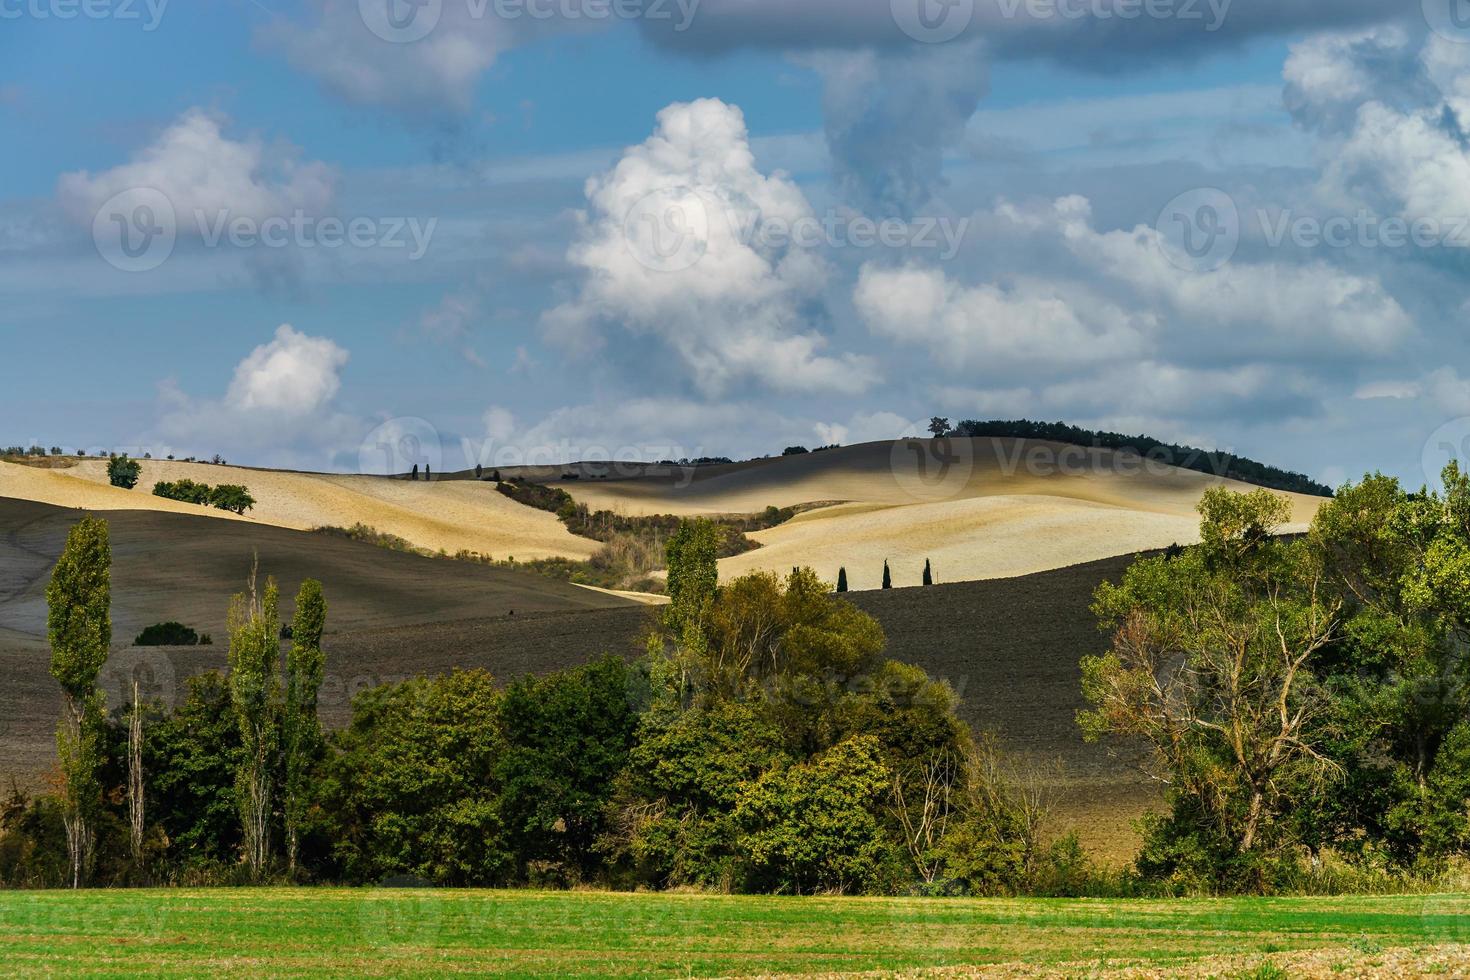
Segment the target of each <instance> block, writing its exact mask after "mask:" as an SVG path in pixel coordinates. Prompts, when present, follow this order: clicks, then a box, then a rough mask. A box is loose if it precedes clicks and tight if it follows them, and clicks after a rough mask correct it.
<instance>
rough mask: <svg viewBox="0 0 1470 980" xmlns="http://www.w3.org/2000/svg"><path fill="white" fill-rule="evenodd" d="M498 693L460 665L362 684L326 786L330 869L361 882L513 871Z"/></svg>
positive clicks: (464, 880) (469, 879)
mask: <svg viewBox="0 0 1470 980" xmlns="http://www.w3.org/2000/svg"><path fill="white" fill-rule="evenodd" d="M500 699H501V695H500V692H499V691H498V690H497V689H496V687H495V683H494V681H493V680H492V679H491V677H490V675H489V674H486V673H484V672H483V671H463V672H457V673H454V674H451V675H450V676H448V677H441V678H437V679H434V680H412V681H407V682H404V683H402V684H396V685H390V686H386V687H379V688H374V689H372V690H369V691H365V692H363V693H362V694H361V695H359V696H358V697H357V698H356V699H355V700H354V702H353V712H352V723H351V724H350V725H349V726H348V728H347V729H346V730H345V731H343V732H340V733H338V734H337V735H336V736H334V738H333V741H334V742H335V747H336V750H337V751H336V753H335V755H334V758H333V759H332V760H331V761H330V762H329V763H328V766H327V772H326V777H325V781H324V785H323V787H322V800H323V811H324V813H325V814H326V817H325V819H326V820H327V821H328V826H327V828H326V834H325V836H326V837H327V838H328V839H329V840H330V841H332V850H331V854H330V855H329V861H330V865H329V870H330V871H331V873H332V874H333V875H334V876H340V877H341V878H342V879H343V880H346V881H349V882H354V883H368V882H376V881H381V880H382V879H384V878H387V877H391V876H396V875H413V876H416V877H419V878H422V879H425V880H428V881H431V882H434V883H436V884H443V885H494V884H499V883H503V882H505V881H507V880H509V879H510V877H511V873H512V870H513V865H514V862H513V855H512V854H511V852H510V850H509V848H508V845H507V839H506V831H505V826H504V823H503V821H502V818H501V815H500V800H499V797H500V780H499V777H498V775H497V766H498V763H499V762H500V760H501V758H502V756H503V755H504V752H505V738H504V736H503V734H502V732H501V725H500V718H499V711H500Z"/></svg>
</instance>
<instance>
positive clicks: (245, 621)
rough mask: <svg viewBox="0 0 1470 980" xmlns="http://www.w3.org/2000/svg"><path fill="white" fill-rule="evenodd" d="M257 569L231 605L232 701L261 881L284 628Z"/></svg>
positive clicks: (252, 850) (249, 843)
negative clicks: (260, 588) (258, 580)
mask: <svg viewBox="0 0 1470 980" xmlns="http://www.w3.org/2000/svg"><path fill="white" fill-rule="evenodd" d="M256 571H257V570H256V567H255V566H254V565H252V566H251V569H250V586H249V591H248V592H247V593H245V594H242V595H237V596H235V598H234V600H233V601H232V602H231V604H230V617H229V627H230V655H229V660H230V704H231V707H232V708H233V709H234V712H235V721H236V724H238V725H239V728H240V741H241V748H242V750H243V751H242V752H241V761H240V768H239V770H238V771H237V772H236V774H235V793H236V802H237V806H238V807H239V811H240V824H241V828H242V830H243V832H244V847H245V861H246V863H247V864H248V865H249V866H250V872H251V874H252V875H253V876H255V877H256V878H257V879H258V878H259V877H260V875H261V874H262V872H264V870H265V868H266V865H267V863H268V861H269V857H270V817H271V783H272V770H273V768H274V764H275V761H276V758H277V756H276V752H277V747H278V744H279V741H280V731H279V728H280V724H279V720H280V714H281V704H280V702H281V690H280V688H281V684H280V679H279V676H278V673H277V671H278V669H279V663H280V656H281V641H280V636H281V627H280V620H279V616H278V615H277V612H276V607H277V602H278V595H279V593H278V591H277V589H276V582H275V579H270V578H268V579H266V583H265V592H264V594H259V593H257V591H256V586H255V582H256Z"/></svg>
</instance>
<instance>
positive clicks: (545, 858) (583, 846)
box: [496, 656, 638, 879]
mask: <svg viewBox="0 0 1470 980" xmlns="http://www.w3.org/2000/svg"><path fill="white" fill-rule="evenodd" d="M634 680H635V675H634V674H633V672H632V671H630V670H629V668H628V666H627V665H626V664H625V663H624V662H623V661H622V660H621V659H619V658H617V657H612V656H609V657H604V658H603V659H601V660H598V661H596V662H594V663H591V664H588V665H587V666H584V667H578V668H576V669H574V670H569V671H564V672H560V673H555V674H549V675H547V676H546V677H541V678H535V677H528V678H525V679H524V680H521V681H517V682H516V683H514V684H512V685H510V687H508V688H507V689H506V691H505V694H504V696H503V698H502V699H501V704H500V722H501V727H502V730H503V732H504V736H505V742H506V745H505V751H504V754H503V755H502V756H501V757H500V759H499V761H498V762H497V765H496V772H497V774H498V779H499V782H500V784H501V786H502V791H501V813H502V814H503V816H504V820H505V824H506V831H507V833H508V835H509V840H510V843H511V846H512V847H513V849H514V850H515V852H516V854H517V856H518V859H519V861H520V862H521V864H522V866H523V869H524V865H525V864H527V863H528V862H533V861H534V862H553V863H555V864H557V865H559V866H561V867H562V869H563V870H564V871H565V872H566V873H567V875H568V877H570V878H583V879H585V878H588V877H591V876H592V875H593V874H595V873H596V870H597V868H598V864H599V860H600V858H599V855H598V854H597V853H596V851H595V845H596V843H597V841H598V839H599V838H600V837H601V836H602V834H603V832H604V830H605V822H606V816H607V803H608V799H609V797H610V795H611V793H612V789H613V785H614V782H615V781H616V779H617V776H618V774H619V773H620V772H621V771H622V770H623V767H624V766H625V765H626V764H627V761H628V750H629V748H630V747H631V746H632V742H633V733H634V730H635V728H636V726H637V722H638V714H637V711H636V710H635V708H634V705H633V704H632V702H631V701H630V695H631V694H632V692H633V685H634Z"/></svg>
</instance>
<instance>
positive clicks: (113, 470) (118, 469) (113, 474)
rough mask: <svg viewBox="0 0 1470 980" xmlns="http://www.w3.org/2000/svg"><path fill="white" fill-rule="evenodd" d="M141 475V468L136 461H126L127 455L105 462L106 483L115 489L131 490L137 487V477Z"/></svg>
mask: <svg viewBox="0 0 1470 980" xmlns="http://www.w3.org/2000/svg"><path fill="white" fill-rule="evenodd" d="M142 474H143V467H142V466H140V465H138V461H137V460H133V459H128V456H127V453H124V454H123V455H121V456H114V457H112V458H111V459H109V460H108V461H107V482H108V483H111V484H112V485H113V486H115V487H121V488H122V489H124V490H131V489H133V487H136V486H137V485H138V477H140V476H141V475H142Z"/></svg>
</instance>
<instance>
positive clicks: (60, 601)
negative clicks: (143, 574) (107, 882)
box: [46, 517, 112, 888]
mask: <svg viewBox="0 0 1470 980" xmlns="http://www.w3.org/2000/svg"><path fill="white" fill-rule="evenodd" d="M46 607H47V610H46V632H47V637H48V639H49V640H50V641H51V676H52V677H54V678H56V682H57V683H58V684H60V685H61V691H62V695H63V701H64V707H63V709H62V717H61V724H60V726H59V727H58V728H57V731H56V752H57V755H58V756H60V758H61V793H60V795H61V819H62V824H63V825H64V827H65V828H66V850H67V857H68V858H69V859H70V861H71V884H72V887H73V888H80V887H81V886H82V883H83V881H84V880H85V879H86V877H87V872H88V870H89V867H90V865H91V861H92V848H93V844H94V843H95V841H96V836H97V819H98V816H99V815H100V812H101V810H102V782H101V779H100V778H99V776H98V770H99V769H100V768H101V766H102V726H103V721H104V712H105V705H104V703H103V697H102V692H101V691H100V690H98V688H97V675H98V674H100V673H101V672H102V665H103V664H104V663H106V662H107V648H108V647H109V646H110V645H111V643H112V545H111V543H110V542H109V540H108V531H107V522H106V521H103V520H99V519H98V518H95V517H84V518H82V519H81V520H80V521H78V522H77V524H76V526H75V527H73V528H72V529H71V533H69V534H68V535H67V537H66V546H65V547H64V548H63V549H62V551H61V558H60V559H59V560H58V561H57V562H56V569H55V571H53V572H52V573H51V582H50V584H49V585H47V586H46Z"/></svg>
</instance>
